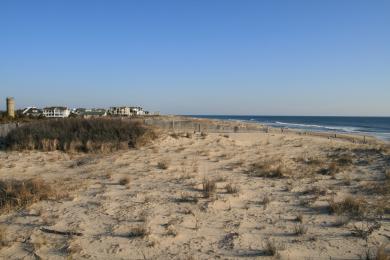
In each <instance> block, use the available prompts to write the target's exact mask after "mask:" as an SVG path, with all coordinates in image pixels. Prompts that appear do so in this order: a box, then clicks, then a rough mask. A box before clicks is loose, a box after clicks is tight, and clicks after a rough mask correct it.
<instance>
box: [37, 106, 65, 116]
mask: <svg viewBox="0 0 390 260" xmlns="http://www.w3.org/2000/svg"><path fill="white" fill-rule="evenodd" d="M43 115H44V116H45V117H51V118H64V117H68V116H69V115H70V110H69V109H68V108H67V107H45V108H44V109H43Z"/></svg>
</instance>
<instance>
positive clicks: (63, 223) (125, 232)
mask: <svg viewBox="0 0 390 260" xmlns="http://www.w3.org/2000/svg"><path fill="white" fill-rule="evenodd" d="M371 148H372V146H368V145H361V144H353V143H351V142H347V141H342V140H329V139H327V138H322V137H313V136H299V135H294V134H278V133H231V134H228V135H222V134H208V135H207V136H201V135H200V134H193V135H191V136H188V137H185V136H179V137H176V136H174V137H172V136H170V135H168V134H167V133H165V134H162V135H161V137H160V138H159V139H158V140H156V141H155V142H154V143H153V144H151V145H149V146H147V147H143V148H140V149H136V150H128V151H118V152H115V153H112V154H108V155H85V154H84V155H83V154H78V155H70V154H65V153H62V152H35V151H34V152H6V153H5V152H1V153H0V178H1V179H9V178H14V179H29V178H35V177H40V178H42V179H44V180H45V181H47V182H48V183H50V184H51V185H53V187H56V189H58V190H59V191H61V192H67V193H68V194H69V196H68V197H67V198H63V199H60V200H47V201H40V202H37V203H34V204H32V205H31V206H29V207H28V208H26V209H24V210H19V211H16V212H15V211H13V212H10V213H4V214H2V215H1V216H0V224H1V226H2V228H1V230H0V232H1V234H0V237H1V238H2V241H1V243H2V245H1V249H0V257H1V258H2V259H238V258H245V259H257V258H264V259H272V258H274V257H279V258H281V259H330V258H331V259H359V258H360V257H361V256H365V255H366V253H367V252H368V251H369V250H370V252H372V253H373V252H374V251H375V252H376V250H377V248H378V247H380V246H381V245H386V244H387V243H388V242H389V238H390V222H389V220H390V215H389V211H388V210H389V200H388V199H389V197H388V193H387V194H386V193H380V194H377V193H376V192H372V190H371V191H369V192H368V191H367V190H369V189H370V188H371V187H374V189H375V184H379V185H382V182H383V181H384V174H385V172H386V171H388V170H389V164H390V159H389V158H390V157H389V155H388V154H387V153H386V152H385V151H379V150H374V149H371ZM345 154H347V155H348V156H350V158H351V160H352V161H351V162H348V161H347V162H346V163H345V165H343V166H338V170H337V173H336V174H334V175H326V174H325V175H323V174H319V173H318V171H319V170H320V169H321V168H323V167H325V168H326V167H327V165H329V164H330V161H332V160H333V161H337V159H338V158H339V157H340V156H344V155H345ZM332 156H333V157H332ZM253 163H260V164H270V165H271V167H274V168H277V166H279V170H280V171H282V172H283V174H284V175H285V177H283V178H267V177H256V176H253V174H252V173H253V171H251V170H253V169H252V167H251V165H252V164H253ZM165 167H167V168H166V169H163V168H165ZM205 179H206V180H211V181H215V182H216V185H217V187H216V191H215V192H211V194H210V196H209V197H207V196H206V194H205V193H204V192H202V183H203V182H204V180H205ZM121 181H122V185H121V184H120V182H121ZM127 181H128V183H126V182H127ZM227 184H231V186H232V187H233V191H232V193H227V192H226V185H227ZM234 188H237V189H238V190H237V191H234ZM350 194H351V195H352V196H353V198H360V197H361V198H364V200H366V201H367V202H368V204H367V205H369V206H368V207H369V208H370V209H369V210H368V215H367V216H366V215H364V216H363V217H361V218H358V217H357V216H356V215H355V216H352V217H349V218H351V219H350V221H349V222H348V223H342V224H345V225H342V224H340V222H347V221H346V220H345V219H346V218H347V217H346V216H337V214H330V213H329V210H328V205H329V200H331V199H332V198H333V199H334V200H335V201H340V200H342V199H343V198H345V197H346V196H348V195H350ZM381 203H382V204H381ZM374 211H375V214H374V213H373V212H374ZM376 211H378V213H376ZM364 214H366V213H364ZM300 218H302V224H301V223H300V222H299V220H300ZM362 224H363V226H361V225H362ZM339 225H341V226H339ZM354 225H356V226H357V227H362V230H363V231H364V230H367V229H369V228H370V227H372V233H371V234H369V236H368V237H367V239H365V238H362V237H357V236H354V235H353V234H354V232H353V231H354ZM367 226H368V228H366V227H367ZM45 228H46V229H48V230H52V231H61V232H69V231H71V232H79V233H81V234H80V236H77V235H73V236H71V235H64V234H53V233H49V232H47V230H46V229H45ZM299 232H301V233H303V234H297V233H299ZM272 246H275V247H276V254H275V255H274V256H271V252H270V249H272Z"/></svg>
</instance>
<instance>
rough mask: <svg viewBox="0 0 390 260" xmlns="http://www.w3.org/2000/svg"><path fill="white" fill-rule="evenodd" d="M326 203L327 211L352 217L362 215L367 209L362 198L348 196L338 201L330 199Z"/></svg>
mask: <svg viewBox="0 0 390 260" xmlns="http://www.w3.org/2000/svg"><path fill="white" fill-rule="evenodd" d="M328 203H329V212H330V213H334V214H337V215H343V214H347V215H350V216H353V217H363V216H364V215H365V214H366V211H367V202H366V201H365V200H364V199H363V198H355V197H352V196H348V197H346V198H345V199H343V200H342V201H339V202H336V201H334V199H330V200H329V201H328Z"/></svg>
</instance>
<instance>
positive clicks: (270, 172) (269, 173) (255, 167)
mask: <svg viewBox="0 0 390 260" xmlns="http://www.w3.org/2000/svg"><path fill="white" fill-rule="evenodd" d="M285 172H286V169H285V168H284V167H283V166H282V165H281V164H279V163H275V162H272V161H265V162H258V163H254V164H252V165H251V166H250V168H249V170H248V171H247V173H248V174H249V175H251V176H254V177H265V178H283V177H284V176H285Z"/></svg>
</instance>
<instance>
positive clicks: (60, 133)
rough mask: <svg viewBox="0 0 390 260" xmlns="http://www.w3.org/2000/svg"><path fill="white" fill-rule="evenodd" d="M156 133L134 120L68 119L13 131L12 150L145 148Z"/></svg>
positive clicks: (9, 143) (8, 143) (10, 136)
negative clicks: (143, 146)
mask: <svg viewBox="0 0 390 260" xmlns="http://www.w3.org/2000/svg"><path fill="white" fill-rule="evenodd" d="M155 137H156V134H155V133H154V131H152V130H151V129H150V128H148V127H146V126H145V125H143V124H141V123H139V122H136V121H131V120H119V119H79V118H67V119H56V120H44V121H37V122H33V123H29V124H25V125H22V126H20V127H18V128H15V129H13V130H12V131H11V132H10V133H9V134H8V135H7V136H6V138H5V143H6V147H7V148H8V149H10V150H41V151H55V150H61V151H66V152H109V151H115V150H119V149H128V148H134V147H138V146H142V145H144V144H146V143H148V142H149V141H150V140H152V139H154V138H155Z"/></svg>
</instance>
